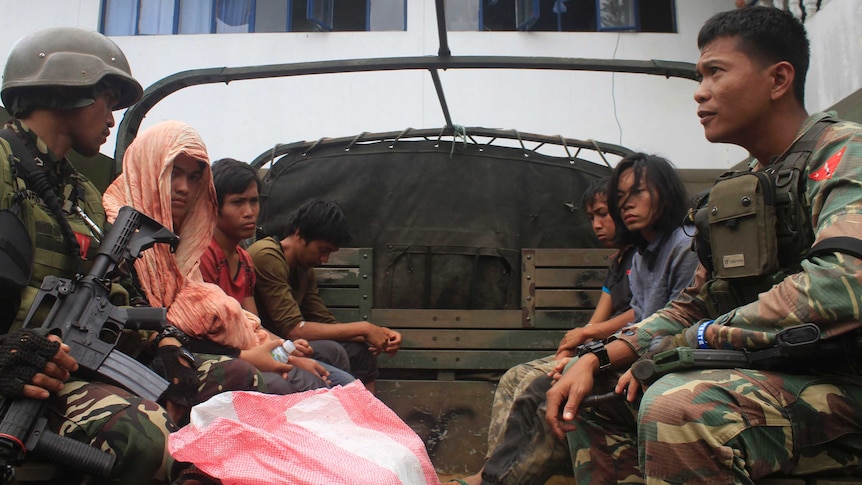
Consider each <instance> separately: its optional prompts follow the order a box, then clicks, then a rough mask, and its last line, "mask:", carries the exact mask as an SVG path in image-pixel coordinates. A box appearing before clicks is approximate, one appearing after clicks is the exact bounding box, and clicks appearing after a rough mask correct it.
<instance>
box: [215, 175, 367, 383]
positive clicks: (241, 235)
mask: <svg viewBox="0 0 862 485" xmlns="http://www.w3.org/2000/svg"><path fill="white" fill-rule="evenodd" d="M213 185H214V187H215V191H216V200H217V202H218V218H217V219H216V227H215V230H214V231H213V237H212V240H211V241H210V244H209V246H208V247H207V250H206V251H205V252H204V254H203V255H202V256H201V265H200V269H201V275H202V276H203V279H204V281H206V282H208V283H213V284H215V285H218V286H219V287H221V289H222V290H224V292H225V293H227V294H228V295H230V296H232V297H233V298H234V299H235V300H237V301H238V302H239V303H240V304H241V305H242V307H243V308H244V309H245V310H247V311H249V312H251V313H254V314H255V315H257V306H256V305H255V302H254V282H255V275H254V265H253V263H252V261H251V256H250V255H249V254H248V252H247V251H246V250H245V249H243V248H242V247H241V246H240V245H239V244H240V242H241V241H242V240H244V239H248V238H250V237H252V236H254V233H255V230H256V228H257V217H258V215H259V213H260V179H259V178H258V176H257V172H255V170H254V169H253V168H252V167H251V166H250V165H249V164H247V163H244V162H240V161H238V160H234V159H232V158H225V159H221V160H218V161H216V162H215V163H214V164H213ZM294 344H295V346H296V350H295V351H294V352H293V354H292V355H291V359H290V363H291V364H293V365H294V366H296V367H298V368H300V369H303V370H305V371H306V372H297V371H291V379H292V380H294V381H295V384H296V385H297V387H298V388H299V389H302V390H305V389H314V388H315V387H316V385H317V383H316V381H317V380H318V379H320V380H323V381H324V382H326V383H327V384H331V385H343V384H348V383H350V382H353V380H354V379H353V377H352V376H351V375H350V374H349V373H347V372H346V371H344V370H341V369H342V368H344V369H348V368H349V365H350V363H349V361H348V359H347V352H346V351H345V350H344V348H343V347H341V346H340V345H338V344H336V343H335V342H329V341H318V342H316V344H315V348H314V349H312V348H311V346H310V345H309V344H308V342H307V341H306V340H304V339H297V340H296V341H294ZM325 344H329V345H325ZM312 353H313V354H314V357H315V359H317V360H320V362H317V361H315V360H312V359H308V358H306V357H311V355H312ZM327 362H328V363H331V364H332V365H327ZM333 366H334V367H333ZM339 366H340V368H339ZM308 379H312V381H311V382H306V381H307V380H308Z"/></svg>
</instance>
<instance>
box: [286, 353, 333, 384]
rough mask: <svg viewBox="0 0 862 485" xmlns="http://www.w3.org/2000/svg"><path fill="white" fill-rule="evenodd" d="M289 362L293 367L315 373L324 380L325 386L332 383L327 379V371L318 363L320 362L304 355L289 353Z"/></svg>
mask: <svg viewBox="0 0 862 485" xmlns="http://www.w3.org/2000/svg"><path fill="white" fill-rule="evenodd" d="M290 363H291V364H293V366H294V367H298V368H300V369H303V370H305V371H308V372H311V373H312V374H314V375H316V376H317V377H319V378H320V380H322V381H323V382H325V383H326V385H327V386H330V385H332V382H331V381H330V380H329V371H328V370H326V368H325V367H323V366H322V365H320V362H318V361H316V360H314V359H309V358H306V357H294V356H292V355H291V357H290Z"/></svg>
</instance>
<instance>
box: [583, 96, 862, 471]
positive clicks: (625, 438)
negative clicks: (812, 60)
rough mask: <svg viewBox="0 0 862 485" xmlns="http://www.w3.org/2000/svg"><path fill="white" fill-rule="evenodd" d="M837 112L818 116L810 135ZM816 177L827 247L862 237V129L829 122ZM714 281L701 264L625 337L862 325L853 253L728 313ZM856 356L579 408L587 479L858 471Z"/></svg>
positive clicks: (860, 437) (861, 290)
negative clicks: (693, 329) (702, 324)
mask: <svg viewBox="0 0 862 485" xmlns="http://www.w3.org/2000/svg"><path fill="white" fill-rule="evenodd" d="M827 116H829V115H827V114H824V113H818V114H815V115H812V116H811V117H809V118H808V120H806V122H805V124H804V125H803V127H802V129H801V130H800V133H799V136H801V135H802V134H803V133H804V132H806V131H807V130H809V129H810V128H811V127H812V126H813V125H814V123H815V122H816V121H818V120H820V119H823V118H825V117H827ZM797 139H798V138H797ZM763 168H764V167H763V166H762V165H761V164H759V163H758V164H756V166H755V169H757V170H761V169H763ZM804 176H805V177H807V178H806V179H805V180H806V193H807V197H808V200H809V201H810V207H811V223H812V226H813V228H814V234H815V237H816V240H815V244H816V243H817V242H819V241H822V240H825V239H827V238H831V237H836V236H849V237H853V238H857V239H862V127H860V126H859V125H857V124H855V123H850V122H838V123H836V124H833V125H831V126H830V127H828V128H827V129H826V130H825V131H824V132H823V133H822V134H821V135H820V137H819V139H818V140H817V143H816V145H815V149H814V151H813V153H812V154H811V157H810V159H809V165H808V167H806V170H805V173H804ZM708 278H709V274H708V272H707V270H706V269H705V268H704V267H703V266H701V267H699V268H698V271H697V273H696V274H695V281H694V285H693V286H692V287H691V288H689V289H688V290H686V291H685V292H684V293H683V294H682V295H680V298H679V299H678V300H676V301H674V302H672V303H671V304H670V305H668V307H666V308H665V309H663V310H660V311H659V312H657V313H656V314H654V315H652V316H651V317H649V318H647V319H645V320H643V321H642V322H640V323H638V324H636V325H634V326H632V327H630V328H628V329H626V330H625V331H623V332H622V333H621V334H620V335H619V338H620V339H621V340H623V341H625V342H626V343H628V344H629V345H630V346H631V348H632V349H633V350H635V351H636V352H637V353H639V354H641V355H642V354H644V353H645V352H646V351H647V350H648V348H649V346H650V343H651V342H653V341H654V339H656V338H661V337H664V336H668V335H676V334H679V333H680V332H682V331H684V330H685V329H686V328H688V327H690V326H692V325H695V324H696V323H697V322H698V321H699V320H701V319H703V318H715V321H716V323H715V324H714V325H713V328H714V329H715V330H716V331H715V334H714V338H713V339H712V340H711V341H710V342H709V344H710V345H711V346H712V347H714V348H725V349H749V350H755V349H761V348H765V347H768V346H771V345H772V344H773V343H774V342H775V334H776V333H777V332H778V331H780V330H781V329H782V328H786V327H789V326H793V325H797V324H800V323H803V322H812V323H814V324H816V325H818V326H819V327H820V329H821V332H822V334H823V336H824V337H836V336H840V335H845V334H848V333H850V332H854V331H856V330H857V329H858V328H860V326H862V323H860V310H859V298H860V296H862V260H860V259H857V258H855V257H853V256H850V255H847V254H843V253H829V254H824V255H821V256H814V257H812V258H810V259H808V260H805V261H803V262H802V271H801V272H799V273H796V274H793V275H791V276H788V277H787V278H785V279H784V280H783V281H781V282H780V283H778V284H777V285H775V286H773V287H772V289H770V290H769V291H766V292H764V293H761V294H760V295H759V296H758V297H757V299H756V300H754V301H753V302H752V303H749V304H747V305H744V306H741V307H739V308H736V309H734V310H732V311H730V312H728V313H726V314H724V315H710V314H709V312H708V310H707V305H706V303H705V298H706V295H705V294H704V293H702V292H701V290H702V289H703V288H704V286H705V284H706V283H707V282H708ZM833 358H835V356H833ZM838 358H840V356H839V357H838ZM852 364H853V363H852V362H847V363H846V364H844V365H840V364H839V365H838V369H837V371H832V372H817V371H813V372H811V373H810V374H811V375H798V374H793V375H791V374H786V373H778V372H762V371H755V370H747V369H737V370H697V371H689V372H681V373H676V374H669V375H667V376H665V377H663V378H661V379H660V380H658V381H657V382H656V383H655V384H653V385H652V386H650V388H649V389H648V390H647V391H646V392H645V394H644V396H643V399H642V401H641V405H640V408H639V410H636V409H634V408H632V407H630V406H627V405H624V404H621V405H619V406H602V407H600V408H598V409H593V410H589V412H580V413H579V414H578V416H577V421H578V423H577V429H576V430H575V431H573V432H571V433H569V436H568V437H569V446H570V449H571V452H572V462H573V466H574V468H575V476H576V478H577V479H578V481H579V483H642V482H643V480H644V478H643V477H644V476H645V477H646V481H647V483H753V482H754V481H756V480H758V479H760V478H762V477H764V476H766V475H769V474H772V473H781V474H785V475H803V474H806V473H818V472H823V471H835V472H836V473H848V472H850V471H853V470H854V469H855V471H856V472H857V474H858V471H859V469H862V461H860V460H862V458H860V457H862V378H860V377H859V376H858V373H857V372H855V369H857V368H858V367H854V366H853V365H852ZM607 378H610V376H609V375H608V376H599V379H607ZM597 382H598V380H597Z"/></svg>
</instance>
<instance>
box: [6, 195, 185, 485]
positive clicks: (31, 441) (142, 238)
mask: <svg viewBox="0 0 862 485" xmlns="http://www.w3.org/2000/svg"><path fill="white" fill-rule="evenodd" d="M157 243H164V244H169V245H170V247H171V250H172V251H173V250H175V249H176V247H177V244H178V243H179V238H178V237H177V236H176V235H175V234H174V233H172V232H171V231H169V230H168V229H166V228H165V227H163V226H162V225H161V224H159V223H158V222H156V221H154V220H153V219H151V218H149V217H147V216H145V215H144V214H141V213H140V212H138V211H136V210H134V209H132V208H131V207H123V208H122V209H120V211H119V213H118V215H117V220H116V221H115V222H114V225H113V226H112V228H111V230H110V232H109V233H108V234H107V235H106V236H105V239H104V240H103V241H102V244H101V245H100V248H99V252H98V254H97V255H96V258H95V260H94V261H93V267H92V269H91V270H90V272H89V273H88V274H86V275H83V276H82V275H79V276H78V277H76V278H75V279H74V280H69V279H64V278H58V277H56V276H47V277H45V279H44V280H43V281H42V285H41V287H40V289H39V293H38V295H37V296H36V298H35V300H34V301H33V304H32V306H31V307H30V311H29V312H28V314H27V318H26V319H25V321H24V328H39V329H42V330H44V331H45V332H46V333H47V334H53V335H57V336H59V337H60V338H61V339H62V340H63V342H64V343H66V344H68V345H69V347H70V348H71V351H70V355H72V357H74V358H75V359H76V360H77V361H78V365H79V371H78V373H79V374H80V376H81V377H84V378H86V379H91V380H99V381H104V382H109V383H112V384H117V385H120V386H122V387H124V388H126V389H128V390H129V391H131V392H133V393H135V394H137V395H139V396H141V397H143V398H144V399H148V400H152V401H155V400H157V399H158V398H159V396H160V395H161V394H162V392H164V390H165V389H167V387H168V382H167V381H165V380H164V379H162V378H161V377H160V376H159V375H158V374H156V373H155V372H153V371H152V370H151V369H150V368H148V367H147V366H145V365H144V364H142V363H140V362H138V361H137V360H135V359H133V358H131V357H129V356H127V355H125V354H123V353H121V352H120V351H118V350H117V349H115V346H116V344H117V341H118V339H119V337H120V335H121V334H122V332H123V330H124V329H131V330H138V329H160V328H163V327H164V325H165V323H166V315H167V310H166V309H164V308H141V309H138V308H118V307H115V306H114V305H113V304H112V303H111V302H110V300H109V296H110V289H111V281H110V279H109V275H110V274H111V273H112V272H113V271H114V270H115V269H116V268H117V266H118V265H119V264H120V263H121V262H122V261H123V260H126V261H128V262H129V263H131V262H132V261H134V259H136V258H138V257H139V256H140V253H141V252H142V251H144V250H146V249H148V248H150V247H152V246H153V245H154V244H157ZM46 407H47V401H44V400H42V401H40V400H33V399H15V400H10V399H5V400H4V402H3V407H2V411H3V415H2V419H0V464H2V465H5V466H6V474H5V476H6V477H7V480H8V479H9V478H8V477H9V475H10V471H11V475H12V476H13V477H14V469H13V468H12V467H14V466H16V465H19V464H20V463H22V462H23V461H24V459H25V456H26V454H27V452H33V453H35V454H37V455H41V456H44V457H46V458H49V459H51V460H52V461H57V462H59V463H62V464H64V465H67V466H70V467H73V468H76V469H78V470H81V471H83V472H85V473H88V474H93V475H97V476H100V477H107V476H108V475H109V474H110V472H111V470H112V469H113V465H114V459H115V458H114V456H113V455H111V454H108V453H105V452H103V451H101V450H99V449H97V448H93V447H91V446H89V445H87V444H85V443H81V442H78V441H75V440H72V439H70V438H64V437H62V436H59V435H57V434H55V433H52V432H50V431H49V430H47V429H46V424H47V420H46V419H45V409H46Z"/></svg>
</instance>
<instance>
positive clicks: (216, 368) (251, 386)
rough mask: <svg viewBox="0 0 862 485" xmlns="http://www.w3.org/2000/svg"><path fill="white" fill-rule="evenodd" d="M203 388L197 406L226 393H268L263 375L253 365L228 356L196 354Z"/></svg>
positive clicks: (196, 400)
mask: <svg viewBox="0 0 862 485" xmlns="http://www.w3.org/2000/svg"><path fill="white" fill-rule="evenodd" d="M195 359H197V361H198V369H197V370H198V377H199V378H200V380H201V387H200V388H198V394H197V396H196V399H195V404H198V403H202V402H204V401H206V400H207V399H209V398H211V397H213V396H215V395H216V394H219V393H222V392H225V391H259V392H266V384H265V383H264V381H263V375H262V374H261V373H260V371H258V370H257V369H256V368H255V367H254V366H253V365H252V364H250V363H248V362H246V361H244V360H242V359H239V358H233V357H229V356H226V355H215V354H195Z"/></svg>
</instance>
